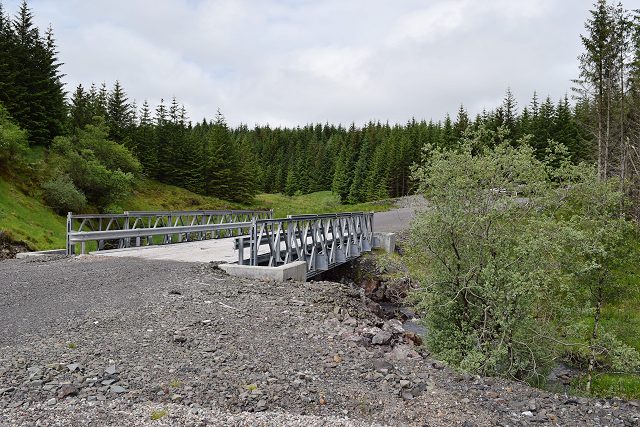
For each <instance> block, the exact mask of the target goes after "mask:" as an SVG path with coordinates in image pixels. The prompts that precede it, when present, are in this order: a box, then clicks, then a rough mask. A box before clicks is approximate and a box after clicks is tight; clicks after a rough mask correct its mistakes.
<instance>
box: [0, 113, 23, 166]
mask: <svg viewBox="0 0 640 427" xmlns="http://www.w3.org/2000/svg"><path fill="white" fill-rule="evenodd" d="M28 147H29V145H28V142H27V131H25V130H22V129H20V127H19V126H18V125H16V124H15V123H13V121H11V117H10V116H9V113H8V112H7V110H6V109H5V108H4V106H3V105H2V104H0V170H8V169H10V168H11V169H12V168H14V167H15V166H16V165H20V164H22V163H23V162H24V156H25V155H26V153H27V151H28Z"/></svg>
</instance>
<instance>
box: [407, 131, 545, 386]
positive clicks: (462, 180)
mask: <svg viewBox="0 0 640 427" xmlns="http://www.w3.org/2000/svg"><path fill="white" fill-rule="evenodd" d="M478 144H482V142H481V141H476V145H478ZM426 153H427V154H428V156H427V157H426V158H425V163H423V165H422V166H421V167H419V168H417V169H416V170H415V171H414V176H415V178H416V179H418V180H419V181H420V183H421V188H422V190H423V191H425V192H426V193H427V194H428V197H429V199H430V202H431V205H432V208H431V209H429V210H428V211H426V212H425V213H424V214H422V215H421V216H420V217H419V219H418V221H416V223H415V226H414V227H413V229H412V235H413V237H412V247H413V248H414V249H413V254H412V259H413V260H414V263H415V270H416V271H417V277H418V278H419V280H420V282H421V284H422V290H421V291H420V293H419V294H420V299H419V302H420V304H421V305H422V306H423V307H424V308H425V312H426V313H427V322H428V324H429V326H430V329H429V330H430V333H429V335H428V337H427V340H428V345H429V348H430V349H431V350H432V351H434V352H435V354H436V355H437V356H438V357H440V358H442V359H443V360H445V361H447V362H449V363H452V364H454V365H455V366H459V367H461V368H462V369H464V370H468V371H473V372H478V373H482V374H485V375H496V374H498V375H506V376H509V377H514V378H527V379H532V378H539V377H541V375H543V374H544V368H545V366H548V365H549V363H550V362H551V360H552V358H553V356H554V354H552V352H551V349H552V348H553V347H551V346H549V347H545V346H541V345H539V340H540V336H541V335H543V334H542V332H543V331H544V330H545V328H546V327H548V324H540V323H538V322H536V320H535V319H536V318H537V316H538V315H540V313H543V312H547V308H546V307H548V304H549V301H548V300H547V299H546V298H545V295H546V292H545V290H547V289H548V288H549V287H551V286H552V285H553V284H554V283H555V281H554V278H556V277H557V274H556V273H555V272H554V269H553V264H552V263H547V260H546V258H545V252H546V249H545V248H549V247H550V246H551V242H550V237H549V235H547V234H542V233H539V232H538V231H539V230H540V228H541V227H540V224H539V222H540V220H541V218H539V217H538V215H537V212H538V209H539V208H541V207H542V206H544V203H543V201H542V199H543V195H544V194H545V193H546V192H547V191H548V189H549V182H548V180H547V172H546V168H545V165H544V164H543V163H542V162H540V161H539V160H537V159H536V158H535V156H534V153H533V150H532V149H531V148H530V147H529V146H527V145H526V144H518V147H517V148H514V147H512V146H511V144H510V141H508V140H506V141H505V142H503V143H501V144H499V145H497V146H496V147H495V148H492V149H489V150H484V151H482V152H481V153H479V154H474V148H473V146H472V144H468V143H467V144H465V145H464V146H463V147H462V148H461V149H460V150H456V151H451V150H435V151H431V150H429V149H427V151H426ZM521 194H526V196H527V197H528V202H527V203H522V202H521V201H520V199H519V196H517V195H521Z"/></svg>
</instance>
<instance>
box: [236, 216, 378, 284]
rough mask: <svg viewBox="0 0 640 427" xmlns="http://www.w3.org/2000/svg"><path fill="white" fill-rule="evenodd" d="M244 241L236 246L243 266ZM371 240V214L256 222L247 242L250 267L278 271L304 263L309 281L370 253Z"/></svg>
mask: <svg viewBox="0 0 640 427" xmlns="http://www.w3.org/2000/svg"><path fill="white" fill-rule="evenodd" d="M246 239H247V238H246V237H245V238H243V239H241V241H240V242H239V243H237V247H238V249H239V250H240V253H239V258H238V262H239V263H240V264H242V263H244V262H245V260H244V256H243V250H242V248H243V247H244V244H243V242H242V240H244V241H246ZM372 239H373V213H370V212H354V213H339V214H324V215H290V216H288V217H287V218H281V219H256V220H254V221H253V222H252V227H251V233H250V236H249V238H248V241H249V242H248V246H249V264H250V265H267V266H271V267H277V266H279V265H283V264H288V263H290V262H293V261H305V262H306V263H307V277H311V276H314V275H316V274H318V273H320V272H322V271H326V270H328V269H330V268H333V267H334V266H336V265H339V264H342V263H345V262H347V261H349V260H351V259H354V258H356V257H358V256H360V254H361V253H362V252H368V251H370V250H371V248H372V243H373V242H372ZM265 246H266V247H267V248H266V250H264V249H262V248H264V247H265Z"/></svg>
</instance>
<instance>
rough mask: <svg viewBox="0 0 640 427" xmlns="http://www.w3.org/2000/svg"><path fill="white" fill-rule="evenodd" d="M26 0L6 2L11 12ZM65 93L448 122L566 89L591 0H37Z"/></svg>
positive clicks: (274, 117)
mask: <svg viewBox="0 0 640 427" xmlns="http://www.w3.org/2000/svg"><path fill="white" fill-rule="evenodd" d="M18 3H19V0H9V1H6V0H5V7H6V9H8V10H9V11H11V12H15V11H16V10H17V9H18V6H19V4H18ZM29 4H30V6H31V7H32V9H33V12H34V14H35V18H36V22H37V24H38V25H39V26H41V27H46V26H47V25H48V24H49V23H51V24H52V25H53V28H54V30H55V34H56V36H57V39H58V45H59V51H60V58H61V60H62V61H63V62H64V63H65V64H64V66H63V72H64V73H65V74H66V77H65V81H66V82H67V84H68V88H67V89H68V90H69V91H70V92H72V91H73V89H74V87H75V85H77V84H78V83H83V84H85V85H86V84H89V83H91V82H92V81H95V82H97V83H100V82H102V81H106V82H107V83H108V84H109V85H111V84H112V83H113V82H114V81H115V80H116V79H119V80H120V81H121V83H122V84H123V86H124V88H125V90H126V91H127V93H128V95H129V98H130V99H136V100H137V101H138V103H139V104H140V103H141V102H142V100H144V99H148V100H149V101H150V102H151V103H152V104H156V103H157V102H158V101H159V100H160V98H165V99H168V98H171V97H172V96H174V95H175V96H176V97H177V98H178V100H179V101H180V102H183V103H185V105H186V106H187V108H188V110H189V113H190V117H191V118H192V119H194V120H201V119H202V118H203V117H212V116H213V115H214V114H215V112H216V110H217V108H220V109H221V110H222V112H223V113H224V114H225V116H226V117H227V119H228V121H229V123H231V124H238V123H241V122H243V123H248V124H250V125H253V124H254V123H266V122H269V123H271V124H272V125H298V124H305V123H309V122H326V121H328V122H333V123H343V124H347V123H350V122H352V121H355V122H356V123H357V124H363V123H366V122H367V121H368V120H371V119H373V120H381V121H387V120H389V121H390V122H401V123H402V122H405V121H406V120H408V119H410V118H411V117H416V118H418V119H422V118H425V119H427V120H428V119H430V118H434V119H436V120H437V119H441V118H442V117H444V114H445V113H447V112H449V113H451V114H455V112H456V111H457V109H458V107H459V105H460V104H461V103H464V104H465V105H466V106H467V107H468V109H469V110H470V112H471V113H472V114H474V113H477V112H480V111H481V110H482V108H483V107H487V108H493V107H495V106H496V105H497V104H498V103H499V102H500V100H501V99H502V97H503V94H504V91H505V90H506V88H507V87H511V89H512V91H513V92H514V93H515V95H516V97H517V99H518V102H519V104H520V105H521V106H522V105H524V104H526V103H528V102H529V99H530V97H531V94H532V93H533V91H534V90H537V91H538V93H539V94H540V95H541V96H546V95H547V94H549V95H550V96H552V98H554V99H557V98H559V97H561V96H563V95H564V93H565V92H567V91H568V90H569V88H570V85H571V82H570V81H571V79H572V78H574V77H575V76H576V74H577V62H576V57H577V55H578V53H579V52H580V49H581V48H580V42H579V33H580V32H581V31H583V22H584V19H585V18H586V16H587V13H588V8H589V7H590V5H589V4H587V3H585V2H584V1H582V0H566V1H562V2H560V1H554V0H518V1H512V0H483V1H472V0H404V1H402V2H388V1H385V0H368V1H367V0H350V1H343V0H325V1H321V2H318V1H311V0H135V1H131V0H110V1H107V0H93V1H91V2H88V1H83V0H32V1H31V2H30V3H29Z"/></svg>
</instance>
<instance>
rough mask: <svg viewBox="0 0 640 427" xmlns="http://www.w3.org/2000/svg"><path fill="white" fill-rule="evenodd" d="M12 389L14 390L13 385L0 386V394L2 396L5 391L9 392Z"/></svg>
mask: <svg viewBox="0 0 640 427" xmlns="http://www.w3.org/2000/svg"><path fill="white" fill-rule="evenodd" d="M14 390H15V387H7V388H0V396H2V395H3V394H5V393H11V392H12V391H14Z"/></svg>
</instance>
